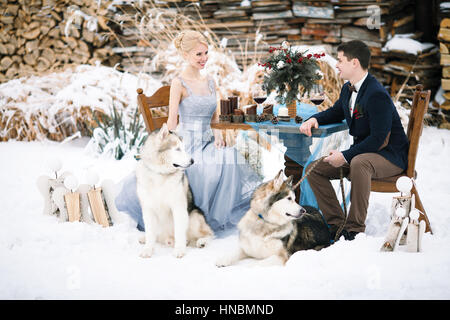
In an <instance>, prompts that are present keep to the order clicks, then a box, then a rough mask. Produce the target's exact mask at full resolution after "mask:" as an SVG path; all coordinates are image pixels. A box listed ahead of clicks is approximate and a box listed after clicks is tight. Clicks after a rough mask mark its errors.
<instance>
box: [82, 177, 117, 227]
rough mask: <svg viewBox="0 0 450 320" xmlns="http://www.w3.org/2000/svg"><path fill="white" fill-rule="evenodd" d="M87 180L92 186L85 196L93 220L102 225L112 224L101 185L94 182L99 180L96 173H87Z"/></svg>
mask: <svg viewBox="0 0 450 320" xmlns="http://www.w3.org/2000/svg"><path fill="white" fill-rule="evenodd" d="M88 180H89V181H88V183H89V184H90V185H91V186H92V187H93V188H92V189H91V190H89V191H88V193H87V196H88V200H89V206H90V208H91V212H92V216H93V217H94V221H95V222H96V223H98V224H100V225H102V226H103V227H109V226H112V220H111V216H110V214H109V210H108V205H107V204H106V202H105V197H104V193H103V190H102V188H101V187H98V188H96V187H95V184H96V183H97V182H98V180H99V178H98V175H97V174H95V173H89V175H88Z"/></svg>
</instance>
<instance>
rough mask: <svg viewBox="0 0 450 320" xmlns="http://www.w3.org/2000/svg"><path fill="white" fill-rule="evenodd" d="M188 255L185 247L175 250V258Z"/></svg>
mask: <svg viewBox="0 0 450 320" xmlns="http://www.w3.org/2000/svg"><path fill="white" fill-rule="evenodd" d="M185 254H186V248H185V247H178V248H175V249H173V256H174V257H175V258H183V257H184V255H185Z"/></svg>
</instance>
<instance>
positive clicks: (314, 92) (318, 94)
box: [309, 84, 325, 106]
mask: <svg viewBox="0 0 450 320" xmlns="http://www.w3.org/2000/svg"><path fill="white" fill-rule="evenodd" d="M309 96H310V100H311V102H312V103H314V104H315V105H316V106H318V105H320V104H321V103H322V102H323V101H324V100H325V93H324V91H323V86H322V85H321V84H314V85H313V87H312V89H311V91H310V93H309Z"/></svg>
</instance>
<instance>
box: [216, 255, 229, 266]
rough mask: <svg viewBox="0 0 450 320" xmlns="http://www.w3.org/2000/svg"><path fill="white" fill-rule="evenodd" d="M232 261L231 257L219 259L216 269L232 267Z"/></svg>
mask: <svg viewBox="0 0 450 320" xmlns="http://www.w3.org/2000/svg"><path fill="white" fill-rule="evenodd" d="M231 264H232V261H231V259H230V258H229V257H222V258H219V259H217V261H216V267H218V268H223V267H228V266H231Z"/></svg>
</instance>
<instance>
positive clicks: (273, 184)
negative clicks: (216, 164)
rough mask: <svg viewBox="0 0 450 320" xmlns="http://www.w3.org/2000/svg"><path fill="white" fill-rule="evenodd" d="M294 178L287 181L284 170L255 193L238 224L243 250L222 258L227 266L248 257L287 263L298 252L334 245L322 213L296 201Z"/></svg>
mask: <svg viewBox="0 0 450 320" xmlns="http://www.w3.org/2000/svg"><path fill="white" fill-rule="evenodd" d="M295 187H296V186H292V176H291V177H289V178H288V179H287V180H286V181H283V171H280V172H279V173H278V174H277V176H276V177H275V178H274V179H273V180H270V181H268V182H266V183H263V184H262V185H261V186H259V187H258V188H257V189H256V190H255V192H254V193H253V196H252V200H251V203H250V209H249V210H248V211H247V213H246V214H245V215H244V217H242V219H241V221H240V222H239V224H238V229H239V245H240V248H239V250H238V251H237V252H236V253H234V254H233V255H231V256H228V257H225V258H222V259H219V261H217V263H216V265H217V266H218V267H225V266H229V265H232V264H234V263H236V262H237V261H239V260H242V259H245V258H255V259H260V260H263V264H269V265H271V264H285V263H286V261H287V260H288V259H289V257H290V256H291V255H292V254H293V253H294V252H296V251H299V250H308V249H315V250H320V249H322V248H324V247H327V246H328V245H329V244H330V239H331V238H330V232H329V230H328V226H327V224H326V223H325V221H324V219H323V218H322V216H321V214H320V212H319V211H318V210H317V209H315V208H313V207H309V206H305V207H302V206H300V205H299V204H298V203H297V202H296V201H295V194H294V191H293V190H294V189H295Z"/></svg>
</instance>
